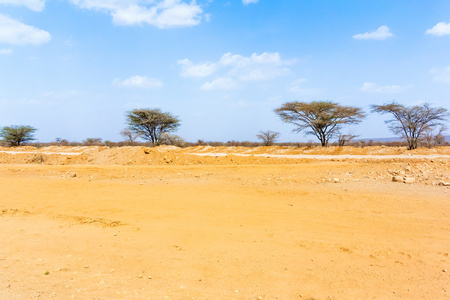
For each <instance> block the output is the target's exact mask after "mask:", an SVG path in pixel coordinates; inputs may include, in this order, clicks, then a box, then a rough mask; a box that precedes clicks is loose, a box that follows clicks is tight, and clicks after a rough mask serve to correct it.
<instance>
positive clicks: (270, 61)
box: [178, 52, 295, 90]
mask: <svg viewBox="0 0 450 300" xmlns="http://www.w3.org/2000/svg"><path fill="white" fill-rule="evenodd" d="M294 63H295V61H294V60H290V61H289V60H283V59H281V56H280V54H279V53H276V52H275V53H267V52H265V53H262V54H257V53H253V54H252V55H250V56H243V55H238V54H232V53H230V52H228V53H225V54H224V55H222V57H221V58H220V59H219V60H218V61H216V62H206V63H205V62H203V63H198V64H195V63H193V62H191V61H190V60H189V59H183V60H179V61H178V64H180V65H181V66H182V69H181V72H180V75H181V76H183V77H208V76H216V79H217V80H218V82H215V81H214V80H213V81H210V82H208V83H207V84H206V85H204V86H203V87H202V88H203V89H209V90H210V89H213V88H214V87H216V86H222V83H224V82H228V83H229V82H230V81H229V80H227V81H224V78H227V79H232V80H233V85H227V86H233V88H234V87H236V85H238V83H239V82H250V81H254V82H259V81H269V80H272V79H274V78H277V77H280V76H285V75H289V74H291V73H292V72H291V70H290V69H289V66H290V65H292V64H294ZM212 83H214V84H212ZM219 83H220V84H219ZM205 87H207V88H205Z"/></svg>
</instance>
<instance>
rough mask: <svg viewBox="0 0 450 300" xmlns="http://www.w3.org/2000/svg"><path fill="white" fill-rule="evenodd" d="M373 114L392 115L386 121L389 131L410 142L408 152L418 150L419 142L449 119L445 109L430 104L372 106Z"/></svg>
mask: <svg viewBox="0 0 450 300" xmlns="http://www.w3.org/2000/svg"><path fill="white" fill-rule="evenodd" d="M371 108H372V112H376V113H380V114H390V115H392V117H393V118H392V119H389V120H386V121H385V123H387V124H389V129H390V130H391V131H392V132H393V133H394V134H395V135H398V136H401V137H402V138H404V139H405V140H406V141H407V142H408V150H413V149H416V148H417V147H418V145H419V140H420V138H421V137H422V136H424V135H425V134H427V133H430V132H433V131H434V130H435V129H436V128H438V127H439V126H444V122H445V121H446V120H447V119H448V118H449V116H450V115H449V113H448V112H447V109H446V108H443V107H431V106H430V104H428V103H425V104H423V105H415V106H404V105H402V104H399V103H396V102H391V103H387V104H383V105H372V106H371Z"/></svg>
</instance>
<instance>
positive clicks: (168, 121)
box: [127, 108, 180, 145]
mask: <svg viewBox="0 0 450 300" xmlns="http://www.w3.org/2000/svg"><path fill="white" fill-rule="evenodd" d="M127 123H128V128H129V129H130V130H131V131H133V132H135V133H136V134H139V136H140V137H141V138H143V139H146V140H148V141H150V142H152V144H154V145H159V144H160V141H161V135H162V134H163V133H166V132H172V131H176V130H177V129H178V127H179V126H180V120H179V119H178V118H177V117H175V116H173V115H172V114H171V113H168V112H162V111H161V110H160V109H159V108H155V109H134V110H132V111H130V112H128V113H127Z"/></svg>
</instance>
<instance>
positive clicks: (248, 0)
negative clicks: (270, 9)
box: [242, 0, 259, 5]
mask: <svg viewBox="0 0 450 300" xmlns="http://www.w3.org/2000/svg"><path fill="white" fill-rule="evenodd" d="M258 1H259V0H242V3H244V5H247V4H250V3H258Z"/></svg>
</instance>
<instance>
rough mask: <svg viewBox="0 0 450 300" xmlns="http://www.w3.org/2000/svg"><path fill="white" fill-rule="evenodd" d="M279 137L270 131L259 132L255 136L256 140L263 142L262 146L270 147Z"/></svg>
mask: <svg viewBox="0 0 450 300" xmlns="http://www.w3.org/2000/svg"><path fill="white" fill-rule="evenodd" d="M279 136H280V133H279V132H275V131H272V130H267V131H260V132H259V134H257V135H256V137H257V138H259V139H261V140H262V141H263V145H264V146H272V145H273V144H274V143H275V141H276V140H277V139H278V137H279Z"/></svg>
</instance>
